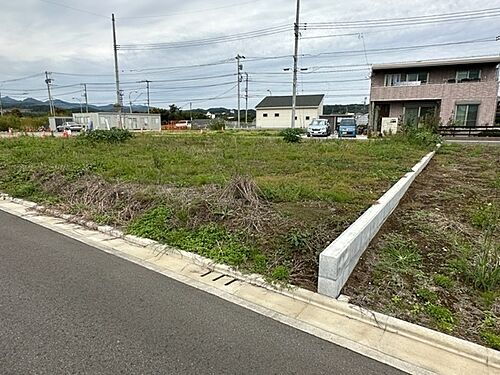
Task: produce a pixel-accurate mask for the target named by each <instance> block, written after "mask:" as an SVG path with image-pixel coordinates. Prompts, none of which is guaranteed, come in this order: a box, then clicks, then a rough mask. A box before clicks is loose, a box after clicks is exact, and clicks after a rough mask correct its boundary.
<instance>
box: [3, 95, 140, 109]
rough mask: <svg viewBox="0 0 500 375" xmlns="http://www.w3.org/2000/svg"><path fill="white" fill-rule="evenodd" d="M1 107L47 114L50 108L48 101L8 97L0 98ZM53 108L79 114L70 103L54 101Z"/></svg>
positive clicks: (92, 107) (75, 104)
mask: <svg viewBox="0 0 500 375" xmlns="http://www.w3.org/2000/svg"><path fill="white" fill-rule="evenodd" d="M2 106H3V108H4V109H13V108H18V109H20V110H27V111H31V112H48V111H49V108H50V106H49V101H48V100H47V101H44V102H43V101H41V100H38V99H34V98H27V99H24V100H16V99H13V98H11V97H8V96H2ZM54 106H55V107H56V108H59V109H64V110H68V111H71V112H80V103H71V102H65V101H64V100H60V99H55V100H54ZM126 108H128V107H126ZM83 109H84V110H85V104H84V105H83ZM113 110H114V106H113V104H108V105H103V106H96V105H92V104H89V111H90V112H112V111H113ZM132 110H133V111H134V112H147V111H148V107H146V106H144V105H133V106H132Z"/></svg>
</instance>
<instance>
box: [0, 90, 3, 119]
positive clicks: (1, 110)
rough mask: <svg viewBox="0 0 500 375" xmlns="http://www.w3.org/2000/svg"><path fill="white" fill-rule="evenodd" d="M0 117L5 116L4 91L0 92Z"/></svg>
mask: <svg viewBox="0 0 500 375" xmlns="http://www.w3.org/2000/svg"><path fill="white" fill-rule="evenodd" d="M0 116H3V104H2V91H1V90H0Z"/></svg>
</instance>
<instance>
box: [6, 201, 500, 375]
mask: <svg viewBox="0 0 500 375" xmlns="http://www.w3.org/2000/svg"><path fill="white" fill-rule="evenodd" d="M2 201H8V202H12V203H15V204H16V205H12V204H11V205H10V206H9V204H7V207H6V205H5V204H2ZM19 206H22V208H21V209H19V208H17V207H19ZM0 209H2V210H4V211H6V212H9V213H12V214H14V215H17V216H19V217H22V218H25V219H27V220H30V221H32V222H35V223H37V224H39V225H43V226H45V227H47V228H50V229H52V230H55V231H57V232H59V233H62V234H64V235H67V236H70V237H72V238H74V239H76V240H79V241H81V242H84V243H87V244H89V245H91V246H94V247H98V248H100V249H102V250H104V251H107V252H109V253H112V254H114V255H117V256H120V257H122V258H124V259H127V260H129V261H132V262H135V263H137V264H139V265H141V266H144V267H146V268H149V269H152V270H154V271H156V272H160V273H162V274H164V275H166V276H169V277H172V278H175V279H177V280H179V281H181V282H185V283H187V284H189V285H192V286H194V287H197V288H199V289H202V290H205V291H207V292H209V293H212V294H215V295H218V296H220V297H221V298H224V299H226V300H228V301H231V302H234V303H237V304H240V305H242V306H244V307H247V308H249V309H251V310H253V311H255V312H258V313H260V314H263V315H266V316H268V317H270V318H272V319H275V320H278V321H280V322H282V323H284V324H287V325H290V326H293V327H295V328H297V329H300V330H303V331H305V332H308V333H310V334H313V335H315V336H318V337H321V338H323V339H325V340H328V341H331V342H333V343H336V344H338V345H341V346H344V347H346V348H349V349H351V350H354V351H356V352H359V353H361V354H363V355H366V356H368V357H370V358H373V359H376V360H378V361H380V362H383V363H386V364H389V365H392V366H394V367H396V368H399V369H401V370H404V371H406V372H409V373H413V374H431V373H440V374H475V375H476V374H488V375H489V374H497V373H499V372H500V353H499V352H497V351H495V350H493V349H489V348H485V347H482V346H480V345H477V344H474V343H471V342H467V341H464V340H461V339H458V338H455V337H452V336H448V335H446V334H443V333H440V332H436V331H433V330H430V329H427V328H424V327H420V326H418V325H415V324H412V323H408V322H405V321H402V320H399V319H396V318H392V317H389V316H386V315H383V314H379V313H376V312H373V311H370V310H366V309H363V308H360V307H358V306H354V305H351V304H348V303H346V302H341V301H338V300H335V299H332V298H329V297H326V296H323V295H319V294H317V293H314V292H311V291H309V290H305V289H301V288H293V287H291V288H283V289H280V288H277V287H276V286H273V285H270V284H268V283H267V282H266V281H265V280H263V279H262V277H260V276H259V275H245V274H242V273H240V272H238V271H236V270H233V269H231V268H230V267H227V266H224V265H220V264H215V263H214V262H213V261H211V260H209V259H206V258H204V257H201V256H198V255H196V254H192V253H188V252H184V251H180V250H176V249H173V248H171V247H168V246H165V245H161V244H159V243H157V242H155V241H152V240H148V239H144V238H139V237H135V236H129V235H125V234H124V233H123V232H121V231H119V230H116V229H114V228H112V227H109V226H98V225H97V224H95V223H92V222H86V221H83V220H78V219H76V218H75V217H72V216H71V215H66V214H62V213H61V212H58V211H56V210H51V209H47V208H45V207H43V206H39V205H37V204H35V203H32V202H27V201H24V200H21V199H17V198H11V197H10V196H8V195H6V194H0ZM32 210H36V211H44V212H46V213H50V214H52V215H54V216H58V217H59V218H62V219H63V220H64V221H68V220H69V221H73V222H79V225H78V226H77V225H73V226H68V225H67V224H64V223H61V222H58V221H57V219H54V218H51V217H48V216H40V215H38V214H36V213H35V214H34V215H32V214H30V213H29V212H30V211H32ZM80 225H82V226H85V227H87V228H92V229H94V230H95V231H96V232H92V231H90V230H84V229H83V228H82V229H79V228H81V227H80ZM56 226H60V227H62V228H65V229H56V228H55V227H56ZM82 232H84V233H85V234H84V235H82ZM92 233H99V236H101V237H102V236H104V238H107V239H105V240H101V242H100V243H93V241H94V242H95V239H92V238H93V237H96V235H93V234H92ZM117 241H118V242H117ZM127 244H128V245H127ZM141 249H142V250H141ZM138 254H141V255H138ZM179 260H180V261H181V263H182V266H181V267H179V266H178V265H177V267H178V268H177V269H178V270H181V271H176V272H174V273H172V272H171V271H167V270H166V269H165V268H164V267H165V265H166V264H169V265H171V264H177V263H179ZM190 265H191V266H190ZM192 267H194V268H192ZM169 269H172V267H170V268H169ZM207 270H210V271H212V272H214V275H225V276H230V277H231V278H234V279H237V280H239V281H240V283H233V284H231V287H227V286H226V287H224V285H225V284H222V285H223V287H222V288H220V285H216V283H214V282H211V281H210V282H209V285H208V286H207V284H203V283H202V284H200V282H199V281H198V280H201V279H200V277H203V275H204V274H205V273H206V272H207ZM179 272H180V273H181V274H179ZM186 275H187V277H186ZM195 278H196V279H195ZM214 281H215V279H214ZM228 288H233V289H228ZM221 289H222V290H221ZM228 290H229V292H228ZM261 291H262V292H261Z"/></svg>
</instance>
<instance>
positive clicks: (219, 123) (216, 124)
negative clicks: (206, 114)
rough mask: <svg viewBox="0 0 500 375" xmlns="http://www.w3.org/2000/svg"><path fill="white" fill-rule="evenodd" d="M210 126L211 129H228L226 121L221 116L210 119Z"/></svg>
mask: <svg viewBox="0 0 500 375" xmlns="http://www.w3.org/2000/svg"><path fill="white" fill-rule="evenodd" d="M208 128H209V129H210V130H224V129H226V121H224V119H221V118H216V119H213V120H212V121H210V124H209V125H208Z"/></svg>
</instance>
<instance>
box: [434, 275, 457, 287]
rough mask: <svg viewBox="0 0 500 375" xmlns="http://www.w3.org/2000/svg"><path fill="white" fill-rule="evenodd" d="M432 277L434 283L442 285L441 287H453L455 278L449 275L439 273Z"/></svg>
mask: <svg viewBox="0 0 500 375" xmlns="http://www.w3.org/2000/svg"><path fill="white" fill-rule="evenodd" d="M432 279H433V280H434V284H436V285H437V286H440V287H441V288H444V289H450V288H452V287H453V280H452V279H450V278H449V277H448V276H445V275H441V274H439V273H438V274H436V275H434V276H433V277H432Z"/></svg>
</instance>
